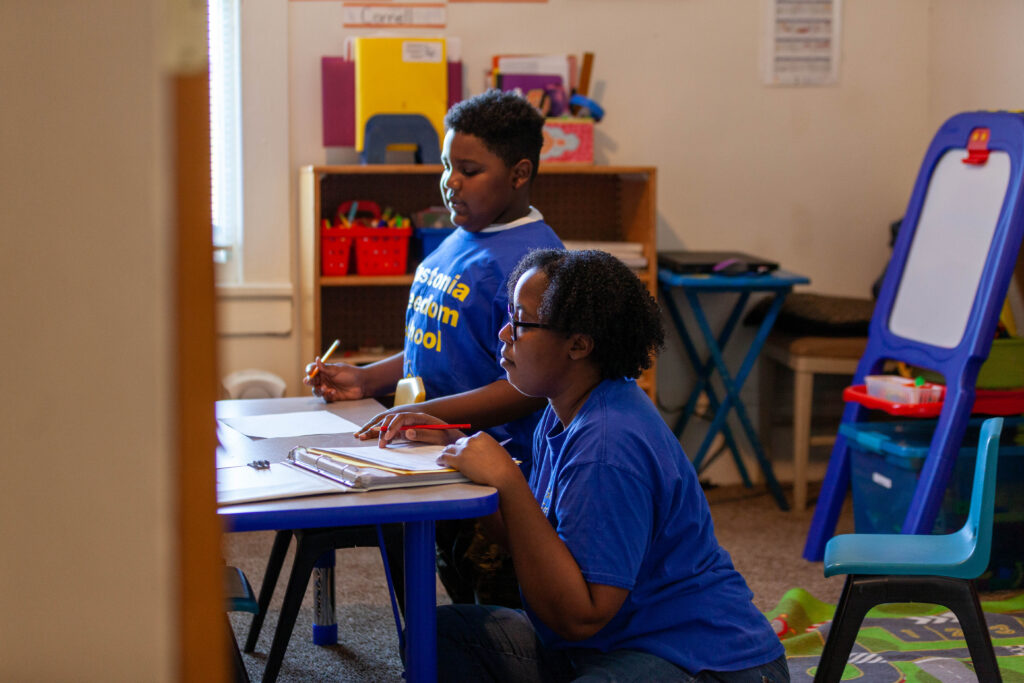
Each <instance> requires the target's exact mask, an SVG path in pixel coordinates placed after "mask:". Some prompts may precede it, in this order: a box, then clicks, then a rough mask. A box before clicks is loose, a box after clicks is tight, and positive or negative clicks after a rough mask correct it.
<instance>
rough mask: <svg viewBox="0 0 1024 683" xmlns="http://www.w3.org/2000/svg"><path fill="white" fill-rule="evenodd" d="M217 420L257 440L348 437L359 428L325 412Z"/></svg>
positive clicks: (249, 416)
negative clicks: (294, 437) (320, 435)
mask: <svg viewBox="0 0 1024 683" xmlns="http://www.w3.org/2000/svg"><path fill="white" fill-rule="evenodd" d="M220 421H221V422H223V423H224V424H226V425H227V426H229V427H231V428H232V429H235V430H237V431H239V432H241V433H242V434H245V435H246V436H252V437H256V438H260V439H273V438H275V437H281V436H306V435H309V434H350V433H352V432H354V431H356V430H357V429H359V425H357V424H355V423H354V422H351V421H349V420H346V419H345V418H343V417H340V416H338V415H335V414H334V413H332V412H329V411H327V410H306V411H301V412H297V413H279V414H276V415H246V416H243V417H226V418H221V420H220Z"/></svg>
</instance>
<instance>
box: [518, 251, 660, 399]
mask: <svg viewBox="0 0 1024 683" xmlns="http://www.w3.org/2000/svg"><path fill="white" fill-rule="evenodd" d="M531 268H536V269H538V270H539V271H541V272H543V273H544V274H545V275H547V277H548V288H547V290H546V291H545V292H544V296H543V298H542V299H541V303H540V308H539V309H538V311H537V315H538V317H539V318H540V321H541V322H544V323H546V324H548V325H551V327H552V328H553V329H555V330H558V331H560V332H564V333H566V334H575V333H581V334H586V335H589V336H590V337H591V338H592V339H593V340H594V351H593V354H592V356H591V357H592V358H593V359H594V362H595V363H596V364H597V366H598V368H599V370H600V373H601V377H602V379H616V378H619V377H633V378H635V377H639V376H640V373H641V372H643V371H644V370H646V369H647V368H649V367H651V356H652V354H653V353H655V352H657V351H658V350H659V349H660V348H661V347H662V346H663V345H664V343H665V330H664V328H663V327H662V324H661V311H660V309H659V308H658V302H657V301H655V300H654V297H652V296H651V294H650V292H648V291H647V287H646V286H645V285H644V284H643V283H642V282H641V281H640V280H639V279H638V278H637V276H636V275H635V274H634V273H633V271H631V270H630V269H629V268H628V267H626V265H625V264H624V263H623V262H622V261H620V260H619V259H617V258H615V257H614V256H612V255H611V254H608V253H607V252H603V251H597V250H593V249H588V250H584V251H563V250H559V249H536V250H534V251H531V252H530V253H528V254H527V255H526V256H524V257H523V259H522V260H521V261H520V262H519V263H518V265H516V267H515V268H514V269H513V270H512V273H511V274H510V275H509V279H508V298H509V301H511V300H512V298H513V294H514V292H515V286H516V283H517V282H518V281H519V278H520V277H522V275H523V273H525V272H526V271H528V270H530V269H531Z"/></svg>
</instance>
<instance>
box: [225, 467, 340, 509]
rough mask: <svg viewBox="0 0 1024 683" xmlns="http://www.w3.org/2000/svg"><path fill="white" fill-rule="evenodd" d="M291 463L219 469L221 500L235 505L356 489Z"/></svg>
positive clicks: (226, 503)
mask: <svg viewBox="0 0 1024 683" xmlns="http://www.w3.org/2000/svg"><path fill="white" fill-rule="evenodd" d="M353 490H354V489H351V488H349V487H347V486H345V485H343V484H341V483H339V482H336V481H332V480H330V479H327V478H326V477H321V476H319V475H317V474H313V473H312V472H308V471H306V470H303V469H301V468H298V467H295V466H294V465H291V464H289V463H280V462H273V463H270V465H269V466H268V467H267V468H265V469H255V468H253V467H249V466H248V465H239V466H237V467H224V468H221V469H218V470H217V504H218V505H235V504H237V503H252V502H256V501H261V500H275V499H278V498H297V497H300V496H315V495H320V494H324V493H348V492H350V491H353Z"/></svg>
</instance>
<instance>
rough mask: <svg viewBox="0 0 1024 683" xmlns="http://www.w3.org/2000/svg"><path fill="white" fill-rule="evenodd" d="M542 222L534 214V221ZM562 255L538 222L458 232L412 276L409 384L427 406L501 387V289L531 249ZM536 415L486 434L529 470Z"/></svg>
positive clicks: (504, 300)
mask: <svg viewBox="0 0 1024 683" xmlns="http://www.w3.org/2000/svg"><path fill="white" fill-rule="evenodd" d="M538 215H539V214H538ZM540 248H550V249H561V248H563V247H562V242H561V241H560V240H559V239H558V236H557V235H556V234H555V232H554V230H552V229H551V227H550V226H549V225H548V224H547V223H545V222H544V221H543V220H536V221H532V222H528V223H525V224H522V225H518V226H516V227H512V228H508V229H504V230H498V231H494V232H477V233H473V232H467V231H465V230H463V229H461V228H459V229H457V230H456V231H455V232H453V233H452V234H451V235H449V236H448V237H447V238H445V239H444V241H443V242H441V244H440V245H438V247H437V249H435V250H434V251H433V252H431V253H430V254H429V255H428V256H427V258H425V259H424V260H423V262H422V263H421V264H420V265H419V266H418V267H417V268H416V275H415V278H414V280H413V284H412V287H411V288H410V290H409V302H408V306H407V308H406V313H405V362H404V366H403V374H404V375H405V376H406V377H412V376H419V377H420V378H422V379H423V386H424V388H425V390H426V398H427V399H432V398H437V397H439V396H449V395H451V394H458V393H462V392H464V391H469V390H471V389H476V388H478V387H482V386H485V385H488V384H491V383H492V382H494V381H496V380H499V379H505V371H504V370H502V368H501V366H500V365H499V364H498V361H500V360H501V358H500V348H501V342H500V341H499V340H498V332H499V331H500V330H501V328H502V327H503V326H504V325H505V322H506V321H507V320H508V292H507V289H506V281H507V280H508V276H509V273H511V272H512V269H513V268H514V267H515V266H516V264H518V263H519V261H520V260H522V258H523V256H525V255H526V254H527V253H528V252H529V251H531V250H533V249H540ZM537 418H538V416H537V415H532V416H529V417H526V418H523V419H521V420H517V421H515V422H510V423H508V424H505V425H501V426H499V427H495V428H492V429H488V430H487V431H488V432H489V433H490V434H491V435H492V436H493V437H494V438H495V439H497V440H498V441H503V440H505V439H507V438H510V437H511V438H512V442H511V443H509V444H508V446H507V448H508V450H509V452H510V453H511V454H512V456H513V457H515V458H518V459H520V460H522V461H523V463H524V464H525V465H527V467H528V463H529V460H530V443H531V440H532V438H533V428H534V426H536V424H537Z"/></svg>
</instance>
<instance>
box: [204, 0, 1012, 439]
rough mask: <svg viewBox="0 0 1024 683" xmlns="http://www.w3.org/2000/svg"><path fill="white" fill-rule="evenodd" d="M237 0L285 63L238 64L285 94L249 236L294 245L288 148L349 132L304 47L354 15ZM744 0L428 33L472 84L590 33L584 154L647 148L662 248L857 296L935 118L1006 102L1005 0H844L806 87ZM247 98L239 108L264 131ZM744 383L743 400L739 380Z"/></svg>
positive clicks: (451, 23)
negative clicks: (330, 108)
mask: <svg viewBox="0 0 1024 683" xmlns="http://www.w3.org/2000/svg"><path fill="white" fill-rule="evenodd" d="M243 4H244V5H247V7H246V8H245V11H246V13H247V14H252V13H257V14H261V15H262V18H260V17H257V18H253V19H252V20H251V23H252V24H253V25H260V26H262V29H263V33H261V34H260V36H261V37H260V40H261V41H263V42H265V43H266V45H267V46H268V48H267V49H269V50H272V51H273V52H274V53H275V54H276V53H280V52H281V51H282V49H286V52H287V73H286V74H283V73H282V72H281V68H282V66H281V64H280V63H268V62H267V61H264V62H261V64H260V66H259V68H258V71H257V73H256V74H255V75H254V74H252V73H250V74H249V75H247V76H244V78H245V82H246V83H249V84H250V87H256V88H259V89H260V90H261V93H262V94H261V97H263V99H261V100H260V101H261V102H263V103H265V106H267V107H270V108H271V109H272V110H273V111H275V112H276V107H277V106H278V105H279V103H280V102H283V101H287V102H288V103H289V105H288V110H287V113H286V114H285V115H282V114H280V113H275V114H274V115H275V116H277V117H278V120H277V122H276V126H277V127H278V128H279V129H280V130H281V131H282V132H283V131H287V135H288V150H289V159H288V178H289V192H290V204H289V207H288V214H287V215H284V212H283V210H282V209H281V208H280V206H279V203H278V202H277V201H276V200H275V202H274V204H273V212H272V213H274V220H275V221H278V222H279V223H281V224H282V225H283V224H287V225H288V226H289V229H290V231H291V233H290V235H289V237H288V238H287V239H286V238H285V234H284V228H283V227H275V229H274V231H273V234H272V235H270V236H268V240H267V242H266V244H270V245H272V246H271V247H267V248H268V249H271V250H272V251H273V252H274V253H275V254H278V256H277V258H279V259H282V260H283V259H284V258H285V254H287V259H288V261H289V262H290V263H293V264H294V262H295V260H296V254H295V246H294V245H295V244H296V239H295V230H296V217H297V201H296V185H297V180H296V179H297V173H298V169H299V167H301V166H303V165H306V164H324V163H355V162H356V155H355V153H354V152H353V151H352V150H350V149H325V148H324V147H323V146H322V145H321V122H320V111H321V109H320V107H321V99H320V58H321V57H322V56H323V55H340V54H343V45H344V41H345V39H346V37H348V36H351V35H355V34H357V31H354V30H346V29H345V28H344V27H343V26H342V17H341V13H342V8H341V5H340V4H339V3H324V2H291V3H288V2H286V1H285V0H268V2H265V3H258V4H256V3H243ZM763 10H764V4H763V2H762V0H688V1H687V2H664V1H661V0H633V1H632V2H628V3H627V2H621V1H618V0H549V2H547V3H537V4H534V3H526V4H518V3H467V4H461V3H459V4H450V5H448V6H447V12H448V28H447V29H446V30H445V31H443V33H445V34H446V35H449V36H457V37H459V38H461V40H462V56H463V62H464V69H465V77H464V78H465V84H466V93H465V94H467V95H472V94H476V93H479V92H481V91H482V90H483V88H484V73H485V70H486V68H487V67H488V65H489V60H490V56H491V55H492V54H495V53H500V52H516V51H522V52H546V51H551V52H569V53H575V54H582V53H583V52H584V51H586V50H590V51H593V52H594V53H595V56H596V59H595V65H594V79H595V81H594V83H593V87H592V94H593V95H594V96H595V97H596V99H597V100H598V101H599V102H600V103H601V104H602V106H604V107H605V109H606V110H607V112H608V114H607V117H606V118H605V120H604V121H602V122H601V123H600V124H599V125H598V128H597V131H598V132H597V149H596V156H597V162H598V163H603V164H652V165H655V166H657V167H658V169H659V187H658V216H659V222H658V240H659V246H660V247H661V248H662V249H671V248H691V249H715V248H737V249H742V250H745V251H751V252H755V253H759V254H762V255H764V256H766V257H769V258H774V259H777V260H778V261H780V262H781V263H782V264H783V266H784V267H785V268H787V269H790V270H792V271H795V272H798V273H802V274H805V275H807V276H808V277H810V279H811V285H810V286H809V287H808V288H805V289H807V290H808V291H816V292H821V293H827V294H837V295H848V296H869V295H870V286H871V284H872V282H873V281H874V280H875V278H877V277H878V276H879V275H880V274H881V273H882V271H883V269H884V267H885V263H886V261H887V259H888V255H889V249H888V226H889V223H890V222H891V221H893V220H895V219H897V218H899V217H900V216H902V214H903V212H904V210H905V208H906V203H907V200H908V198H909V194H910V190H911V187H912V185H913V181H914V178H915V176H916V173H917V170H918V165H919V163H920V160H921V157H922V155H923V154H924V151H925V149H926V148H927V145H928V142H929V140H930V139H931V137H932V135H933V134H934V132H935V130H936V129H937V127H938V125H939V123H941V121H942V120H943V119H945V118H946V117H947V116H948V115H950V114H952V113H954V112H956V111H960V110H964V109H977V108H996V107H1004V108H1006V107H1008V108H1019V107H1020V93H1021V92H1022V88H1021V80H1022V79H1024V75H1022V74H1021V71H1020V69H1017V68H1016V65H1019V64H1020V63H1021V62H1022V60H1021V54H1020V52H1021V51H1022V50H1024V47H1022V46H1021V41H1019V40H1017V39H1016V36H1015V34H1014V31H1015V29H1016V28H1017V27H1019V26H1021V25H1022V22H1021V13H1022V12H1024V3H1020V2H1019V0H992V1H987V2H984V3H962V2H958V1H957V0H847V2H844V3H843V15H842V37H841V46H842V50H841V52H842V54H841V62H840V70H839V81H838V83H837V84H836V85H834V86H828V87H810V88H797V87H789V88H778V87H775V88H773V87H766V86H764V85H762V82H761V71H760V64H759V54H760V53H759V50H760V47H761V45H760V40H761V29H762V21H763V14H762V13H763ZM268 15H269V16H270V17H271V19H272V20H268V19H267V16H268ZM285 17H286V19H287V20H286V21H285V20H284V18H285ZM363 33H365V31H363ZM434 33H436V32H435V31H430V30H406V31H403V35H432V34H434ZM282 45H284V46H286V48H282ZM254 79H255V80H256V81H258V82H257V83H256V84H255V85H252V81H253V80H254ZM247 107H252V105H251V104H250V103H249V101H247ZM262 108H263V105H260V107H259V108H257V109H256V114H255V116H256V119H257V120H258V121H259V122H260V123H259V125H260V126H261V127H264V129H265V130H267V131H269V130H271V129H272V128H273V125H271V124H268V123H267V122H266V120H265V117H264V115H263V112H262ZM247 115H249V116H252V115H253V110H252V109H251V108H250V110H249V111H248V112H247ZM254 168H255V167H254V166H252V165H247V171H248V172H249V173H252V172H254V171H253V169H254ZM256 172H258V171H256ZM275 173H276V169H275ZM540 208H541V210H543V208H544V207H540ZM267 213H268V212H261V215H265V214H267ZM555 227H556V229H557V226H555ZM293 268H294V265H293ZM292 282H294V278H293V279H292ZM711 306H712V308H713V309H716V308H720V307H716V306H715V304H714V303H712V304H711ZM721 313H722V311H721V310H713V311H712V315H716V314H717V315H721ZM744 334H746V330H740V331H738V332H737V335H739V336H738V337H737V339H736V340H735V341H736V342H737V344H736V347H735V348H736V349H737V350H739V349H741V348H742V346H743V344H744V341H746V340H748V339H749V335H748V336H747V338H746V339H745V338H744V337H743V335H744ZM221 348H222V367H223V368H224V371H225V372H229V371H231V370H233V369H239V368H241V367H250V366H251V367H262V368H266V369H270V370H273V371H274V372H278V374H281V375H282V377H284V378H285V379H286V380H287V381H288V383H289V392H290V393H296V392H301V391H302V387H301V384H300V383H299V376H300V375H299V372H298V369H299V368H300V367H301V365H302V364H303V363H305V362H306V361H307V360H308V359H304V358H299V357H298V341H297V335H296V334H294V333H291V334H287V335H279V336H276V337H273V336H266V335H264V336H241V337H239V336H236V337H232V338H231V339H229V340H226V341H225V342H224V343H223V344H222V345H221ZM677 350H678V349H676V350H673V349H672V348H670V349H669V353H667V354H664V355H663V358H662V362H661V364H660V366H659V385H660V389H661V394H662V399H663V402H664V404H665V405H667V406H668V407H670V408H672V407H675V406H678V405H679V404H680V403H681V402H682V399H683V396H684V395H685V391H686V389H687V386H688V384H689V380H688V377H687V375H688V372H687V369H686V368H684V367H681V365H680V363H679V362H678V361H677V360H676V357H677V356H678V354H677V353H676V351H677ZM744 393H745V396H746V398H747V402H748V405H754V404H756V400H755V399H756V381H751V382H748V385H747V387H746V388H745V391H744ZM669 414H670V415H671V411H669ZM685 445H687V446H688V447H690V448H692V447H693V446H694V444H685Z"/></svg>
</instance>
